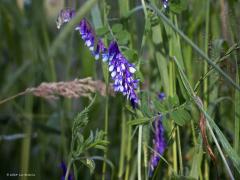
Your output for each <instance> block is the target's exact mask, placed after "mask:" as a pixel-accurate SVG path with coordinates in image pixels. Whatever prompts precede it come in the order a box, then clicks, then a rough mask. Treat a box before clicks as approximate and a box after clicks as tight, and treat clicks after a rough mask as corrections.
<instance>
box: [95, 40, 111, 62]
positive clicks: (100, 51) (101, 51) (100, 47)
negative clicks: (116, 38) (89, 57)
mask: <svg viewBox="0 0 240 180" xmlns="http://www.w3.org/2000/svg"><path fill="white" fill-rule="evenodd" d="M93 55H94V57H95V59H96V60H98V59H99V58H100V56H101V55H102V60H103V61H104V62H105V61H107V60H108V50H107V48H106V47H105V45H104V44H103V41H102V40H101V39H99V40H98V43H97V46H96V50H95V51H94V52H93Z"/></svg>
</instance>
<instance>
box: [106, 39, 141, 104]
mask: <svg viewBox="0 0 240 180" xmlns="http://www.w3.org/2000/svg"><path fill="white" fill-rule="evenodd" d="M108 56H109V71H110V73H111V77H112V79H113V81H114V84H113V89H114V91H116V92H121V93H122V94H123V95H124V96H127V98H128V99H129V100H130V102H131V104H132V106H133V107H134V108H135V107H136V106H137V104H138V102H139V99H138V97H137V94H136V92H135V90H136V89H137V87H138V80H136V79H134V73H135V71H136V68H135V67H134V65H133V64H131V63H129V62H128V60H127V59H126V58H125V57H124V56H123V54H122V53H121V52H120V50H119V47H118V44H117V42H115V41H113V42H112V43H111V44H110V46H109V49H108Z"/></svg>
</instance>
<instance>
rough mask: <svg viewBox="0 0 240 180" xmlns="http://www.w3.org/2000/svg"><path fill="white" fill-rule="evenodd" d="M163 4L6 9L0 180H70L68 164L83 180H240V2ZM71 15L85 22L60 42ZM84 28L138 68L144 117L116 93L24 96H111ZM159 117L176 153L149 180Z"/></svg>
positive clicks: (0, 23)
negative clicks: (91, 83) (42, 88)
mask: <svg viewBox="0 0 240 180" xmlns="http://www.w3.org/2000/svg"><path fill="white" fill-rule="evenodd" d="M162 2H163V1H158V0H150V1H148V0H139V1H130V0H119V1H113V0H102V1H97V0H88V1H83V0H81V1H69V2H68V1H63V0H62V1H56V2H55V1H47V0H45V1H33V0H30V1H7V0H2V1H0V59H1V60H0V67H1V77H0V82H1V83H0V84H1V86H0V94H1V95H0V107H1V109H0V123H1V126H0V127H1V128H0V132H1V134H0V145H1V150H0V153H1V156H0V162H1V163H0V179H8V178H9V179H10V178H11V177H9V175H10V176H11V175H12V176H14V175H16V174H24V173H25V174H28V175H25V176H21V177H20V175H16V176H17V177H18V178H20V179H32V178H33V179H39V180H40V179H57V178H61V176H65V179H68V178H67V176H66V174H65V175H63V172H62V169H61V167H60V164H61V162H65V164H68V166H67V169H66V170H67V174H74V177H75V178H76V179H125V180H129V179H131V180H134V179H139V180H140V179H239V178H240V150H239V149H240V147H239V135H240V111H239V109H240V107H239V105H240V92H239V90H240V84H239V79H240V76H239V57H240V56H239V49H240V45H239V40H240V39H239V38H240V36H239V31H240V26H239V18H240V13H239V8H240V2H239V1H237V0H236V1H234V0H231V1H227V0H221V1H211V0H206V1H200V0H195V1H190V0H179V1H177V0H169V3H168V7H167V8H164V7H163V4H162ZM64 6H65V7H64ZM66 6H70V7H72V8H75V9H76V16H75V17H74V18H73V19H72V20H71V21H70V22H69V23H67V24H66V25H64V26H63V27H62V28H61V30H59V31H58V30H57V28H56V22H55V21H56V19H57V16H58V13H59V12H60V10H61V9H63V8H66ZM84 17H85V18H87V19H88V20H89V22H90V23H91V25H92V27H93V29H94V30H95V32H96V36H98V37H101V38H102V39H103V41H104V43H105V45H107V46H108V45H109V43H110V41H111V40H116V41H117V42H118V44H119V45H120V49H121V52H122V53H123V54H124V56H125V57H126V58H127V59H128V60H129V62H131V63H133V64H135V65H136V68H137V72H136V76H137V78H138V79H139V81H140V86H139V88H138V89H137V93H138V96H139V98H140V104H139V106H138V107H137V108H136V109H134V108H132V107H131V105H130V103H129V101H128V100H127V99H126V98H125V97H123V96H122V95H121V94H116V95H115V96H112V95H110V94H109V91H108V88H106V92H105V93H103V94H104V96H102V95H101V93H98V92H97V93H96V91H94V93H92V97H90V98H86V97H78V98H75V99H67V97H60V98H59V99H58V100H46V99H43V98H41V97H36V96H33V95H34V94H33V95H32V94H29V93H24V90H25V89H27V88H30V87H37V86H38V85H39V84H41V83H42V82H50V83H51V82H58V81H71V80H73V79H82V78H86V77H89V76H91V77H92V78H93V79H94V80H101V81H102V82H104V84H106V85H111V83H112V81H111V76H110V75H109V72H108V65H107V64H106V63H104V62H102V61H101V60H98V61H95V60H94V58H93V57H92V55H91V53H90V52H89V49H88V48H87V47H86V46H84V41H83V40H82V39H81V37H80V35H79V34H78V33H76V32H75V31H74V27H75V26H76V25H77V24H78V23H79V21H80V20H81V19H82V18H84ZM21 92H23V93H21ZM160 92H164V93H165V95H166V97H165V99H164V100H163V101H160V100H159V99H158V94H159V93H160ZM18 93H20V94H18ZM15 95H16V96H15ZM63 96H64V95H63ZM8 97H10V98H8ZM93 97H94V98H93ZM4 99H5V100H4ZM89 99H91V100H92V101H91V102H90V101H89ZM89 104H91V105H89ZM158 113H161V115H162V117H163V119H162V122H163V126H164V130H165V131H164V132H165V139H166V142H167V148H166V149H165V151H164V153H163V154H159V152H155V154H157V156H159V159H160V160H159V163H158V165H157V167H156V168H155V170H154V172H153V174H152V176H151V177H150V174H149V168H150V163H149V162H150V159H151V154H153V153H154V151H155V149H154V148H153V146H154V144H153V138H154V133H155V129H154V123H155V121H156V119H157V117H158V116H159V115H158ZM201 123H203V124H204V125H203V126H201V125H202V124H201ZM95 130H96V131H95ZM101 130H102V131H101ZM93 132H94V133H93ZM203 132H206V134H204V133H203ZM89 134H90V135H89ZM206 139H207V141H208V143H209V144H206V142H205V141H206ZM209 149H210V150H209ZM211 152H212V153H213V154H211ZM213 157H215V158H216V159H214V158H213ZM30 175H34V177H30Z"/></svg>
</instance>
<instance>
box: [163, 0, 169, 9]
mask: <svg viewBox="0 0 240 180" xmlns="http://www.w3.org/2000/svg"><path fill="white" fill-rule="evenodd" d="M162 3H163V7H164V8H165V9H166V8H167V7H168V0H162Z"/></svg>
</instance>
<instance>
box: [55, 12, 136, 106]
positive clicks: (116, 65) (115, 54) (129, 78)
mask: <svg viewBox="0 0 240 180" xmlns="http://www.w3.org/2000/svg"><path fill="white" fill-rule="evenodd" d="M74 15H75V12H74V11H73V10H71V9H66V10H62V11H61V12H60V14H59V17H58V21H57V26H58V28H60V26H61V25H62V24H63V23H66V22H69V21H70V20H71V19H72V18H73V17H74ZM75 30H76V31H79V33H80V35H81V37H82V39H83V41H84V42H85V45H86V46H87V47H88V48H89V50H90V52H91V54H92V55H93V56H94V58H95V59H96V60H98V59H99V58H102V60H103V61H104V62H107V61H108V65H109V71H110V73H111V77H112V79H113V81H114V84H113V89H114V91H115V92H121V93H122V94H123V95H124V96H126V97H127V99H129V100H130V102H131V105H132V107H133V108H136V107H137V105H138V103H139V99H138V97H137V94H136V92H135V90H136V89H137V87H138V80H136V79H135V78H134V73H135V71H136V68H135V66H134V65H133V64H131V63H129V62H128V60H127V59H126V58H125V57H124V56H123V54H122V53H121V52H120V50H119V47H118V44H117V42H115V41H113V42H111V43H110V45H109V48H107V47H106V46H105V45H104V43H103V41H102V39H100V38H99V39H98V38H97V37H96V35H95V32H94V30H93V28H92V27H91V25H90V23H89V22H88V21H87V20H86V19H85V18H83V19H82V20H81V21H80V23H79V24H78V25H77V26H76V27H75Z"/></svg>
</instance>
